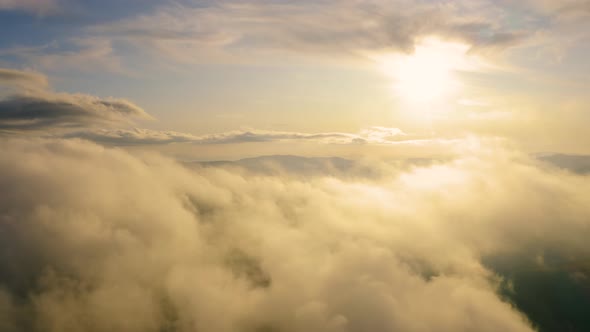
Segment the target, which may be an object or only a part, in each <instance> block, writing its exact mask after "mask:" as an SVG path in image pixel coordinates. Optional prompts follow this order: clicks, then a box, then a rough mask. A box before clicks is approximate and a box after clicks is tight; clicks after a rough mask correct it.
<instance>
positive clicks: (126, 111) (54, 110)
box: [0, 94, 150, 131]
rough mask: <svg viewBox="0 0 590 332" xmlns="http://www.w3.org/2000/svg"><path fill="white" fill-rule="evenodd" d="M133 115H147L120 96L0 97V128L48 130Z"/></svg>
mask: <svg viewBox="0 0 590 332" xmlns="http://www.w3.org/2000/svg"><path fill="white" fill-rule="evenodd" d="M133 118H150V116H149V115H148V114H147V113H145V111H144V110H142V109H141V108H140V107H138V106H137V105H135V104H133V103H131V102H129V101H126V100H124V99H115V98H106V99H101V98H98V97H94V96H89V95H82V94H52V95H39V96H27V95H16V96H12V97H9V98H5V99H3V100H0V129H4V130H21V131H22V130H39V129H45V130H51V129H59V128H72V127H74V128H75V127H93V126H112V125H120V124H121V123H129V122H130V120H131V119H133Z"/></svg>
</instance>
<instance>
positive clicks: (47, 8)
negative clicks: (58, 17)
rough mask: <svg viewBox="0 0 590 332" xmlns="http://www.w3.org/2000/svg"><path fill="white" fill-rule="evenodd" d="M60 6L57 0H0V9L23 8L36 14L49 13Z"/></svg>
mask: <svg viewBox="0 0 590 332" xmlns="http://www.w3.org/2000/svg"><path fill="white" fill-rule="evenodd" d="M58 8H59V3H58V1H57V0H0V10H22V11H25V12H30V13H33V14H36V15H40V16H43V15H47V14H50V13H53V12H55V11H56V10H58Z"/></svg>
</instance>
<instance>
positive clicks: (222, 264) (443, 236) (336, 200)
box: [0, 139, 590, 332]
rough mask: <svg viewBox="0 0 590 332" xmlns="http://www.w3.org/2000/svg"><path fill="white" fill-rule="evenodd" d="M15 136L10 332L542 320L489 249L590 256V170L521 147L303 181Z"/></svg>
mask: <svg viewBox="0 0 590 332" xmlns="http://www.w3.org/2000/svg"><path fill="white" fill-rule="evenodd" d="M0 144H1V146H0V147H1V149H2V151H3V153H2V154H0V197H2V200H0V236H1V238H2V241H0V248H1V250H0V253H1V254H0V271H1V272H0V285H1V288H0V289H1V290H0V317H2V319H1V320H0V321H1V322H2V324H3V325H2V329H3V330H4V331H21V330H27V331H195V330H196V331H312V330H313V331H359V332H360V331H369V330H370V331H391V330H402V331H423V330H437V331H499V330H502V331H531V330H532V327H531V323H529V322H528V321H527V319H526V318H525V316H524V315H523V314H522V313H520V312H518V311H517V309H515V308H514V307H513V306H512V305H511V304H510V303H508V302H507V301H505V300H504V299H503V298H502V297H501V296H500V295H499V293H500V289H501V287H503V286H502V284H503V283H502V280H501V279H500V278H499V277H498V276H497V275H496V274H495V273H494V272H493V271H492V270H490V269H489V268H488V267H487V266H486V265H485V264H484V262H483V261H482V258H483V257H490V256H498V255H499V256H500V257H525V259H527V260H530V261H532V262H539V263H538V264H541V262H542V259H540V258H542V257H544V253H545V252H547V251H548V250H553V251H554V252H557V253H559V254H560V255H562V257H565V259H567V260H569V259H570V258H568V257H571V258H572V259H583V258H584V257H588V256H587V255H588V254H590V252H589V251H588V246H587V245H586V239H587V238H588V235H590V234H588V232H589V230H590V227H589V224H588V220H590V219H589V218H588V217H589V216H590V208H589V206H590V204H588V198H587V192H588V190H589V189H590V182H589V180H588V178H587V177H583V176H578V175H573V174H567V173H562V172H559V171H554V170H550V169H545V168H543V166H541V165H540V164H538V163H537V162H535V161H534V160H530V159H528V158H527V157H525V156H522V155H519V154H518V153H515V152H513V151H510V150H506V149H499V148H494V147H490V148H484V149H481V150H480V152H479V153H477V154H475V155H473V154H472V155H468V156H465V157H463V158H459V159H457V160H454V161H450V162H445V163H437V164H434V165H429V166H424V167H415V168H410V169H405V170H400V169H397V168H396V167H395V166H391V165H388V164H382V163H381V164H379V163H375V164H374V167H376V168H377V167H378V168H381V169H382V170H388V171H387V172H382V173H380V174H382V176H380V177H379V178H378V179H373V180H371V179H362V180H361V179H354V180H352V179H348V180H345V179H341V178H336V177H332V176H326V177H323V176H320V177H314V178H307V179H305V180H302V179H300V178H297V177H291V176H289V175H287V174H282V175H276V174H275V175H261V174H258V175H253V174H250V173H248V172H236V170H225V169H224V168H219V167H207V168H197V169H193V170H189V169H187V168H184V167H182V166H180V165H178V164H176V163H175V162H174V161H172V160H169V159H167V158H163V157H161V156H158V155H155V154H141V155H131V154H129V153H127V152H125V151H123V150H120V149H111V148H104V147H101V146H98V145H95V144H92V143H89V142H84V141H79V140H73V139H70V140H45V139H26V140H23V139H18V140H2V141H1V142H0ZM539 257H540V258H539ZM546 261H547V260H546ZM574 262H575V261H574ZM571 265H572V264H570V266H571ZM574 272H575V273H577V274H578V275H580V273H581V275H582V276H585V274H584V273H585V272H583V270H582V271H578V270H574V271H572V273H574Z"/></svg>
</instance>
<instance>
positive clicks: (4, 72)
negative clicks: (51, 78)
mask: <svg viewBox="0 0 590 332" xmlns="http://www.w3.org/2000/svg"><path fill="white" fill-rule="evenodd" d="M0 84H9V85H18V86H20V87H31V86H32V87H35V88H45V87H47V77H46V76H45V75H43V74H40V73H37V72H33V71H22V70H15V69H8V68H0Z"/></svg>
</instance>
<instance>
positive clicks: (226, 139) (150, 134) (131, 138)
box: [62, 126, 455, 145]
mask: <svg viewBox="0 0 590 332" xmlns="http://www.w3.org/2000/svg"><path fill="white" fill-rule="evenodd" d="M62 137H64V138H82V139H87V140H90V141H94V142H98V143H103V144H112V145H152V144H170V143H194V144H235V143H238V144H239V143H252V142H259V143H264V142H267V143H270V142H285V141H306V142H315V143H319V144H345V145H359V144H380V145H395V144H415V145H420V144H428V143H430V142H432V141H434V140H439V141H445V140H446V141H448V142H449V143H452V142H453V141H455V139H442V138H437V139H435V138H433V137H429V136H420V135H408V134H406V133H404V132H403V131H401V130H400V129H398V128H388V127H379V126H376V127H368V128H365V129H363V130H361V131H360V132H359V133H357V134H354V133H345V132H324V133H322V132H320V133H303V132H292V131H273V130H257V129H250V130H234V131H229V132H224V133H218V134H208V135H200V136H197V135H192V134H187V133H180V132H175V131H159V130H150V129H141V128H135V129H88V130H77V131H71V132H68V133H65V134H63V135H62Z"/></svg>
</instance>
